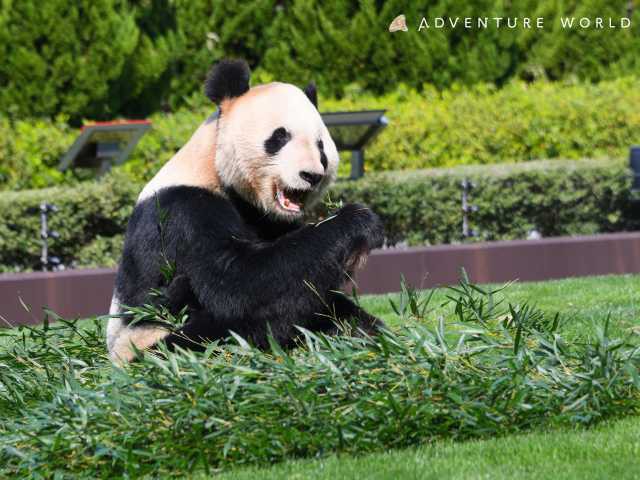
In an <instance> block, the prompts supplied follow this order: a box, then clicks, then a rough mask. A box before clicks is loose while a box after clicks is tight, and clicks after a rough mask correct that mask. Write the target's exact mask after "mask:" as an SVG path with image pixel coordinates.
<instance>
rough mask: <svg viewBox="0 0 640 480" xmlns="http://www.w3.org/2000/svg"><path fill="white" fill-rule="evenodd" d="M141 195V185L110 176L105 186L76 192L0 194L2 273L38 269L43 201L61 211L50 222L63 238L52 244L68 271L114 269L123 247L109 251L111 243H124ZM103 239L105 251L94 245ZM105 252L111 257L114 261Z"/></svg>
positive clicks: (92, 184) (58, 189)
mask: <svg viewBox="0 0 640 480" xmlns="http://www.w3.org/2000/svg"><path fill="white" fill-rule="evenodd" d="M139 190H140V186H139V185H135V184H132V183H131V182H128V181H126V180H125V179H123V178H122V177H121V176H118V175H111V176H109V177H108V178H106V179H104V180H103V181H101V182H88V183H84V184H80V185H78V186H75V187H73V188H67V187H55V188H48V189H42V190H31V191H23V192H3V193H2V194H0V212H1V213H0V218H1V220H0V271H16V270H25V269H37V268H39V265H40V260H39V257H40V216H39V210H38V206H39V205H40V203H41V202H43V201H46V202H50V203H53V204H55V205H56V206H57V207H58V208H59V212H57V213H53V214H51V216H50V221H49V226H50V228H51V229H53V230H56V231H58V233H60V238H59V239H56V240H52V242H51V254H52V255H56V256H59V257H61V258H62V260H63V262H64V263H65V264H66V265H70V264H71V263H72V262H73V261H74V260H76V261H78V262H77V263H78V264H79V266H81V265H87V266H98V265H100V264H102V265H106V266H108V265H113V264H115V262H116V261H117V258H118V257H119V252H120V250H121V248H122V246H121V244H119V242H118V244H117V245H115V244H114V243H113V242H114V241H113V240H112V241H111V242H112V243H111V247H109V245H108V242H109V240H108V239H109V238H114V237H115V240H117V239H121V238H122V237H121V235H122V233H123V232H124V228H125V226H126V223H127V219H128V217H129V215H131V212H132V210H133V205H134V204H135V199H136V197H137V196H138V193H139ZM100 237H104V239H103V240H102V242H104V243H105V245H102V246H99V245H96V243H95V242H99V241H100V240H97V239H98V238H100ZM109 248H112V249H111V250H110V249H109ZM104 252H111V254H110V256H111V258H107V257H106V256H105V255H104ZM96 259H99V261H96ZM83 262H85V263H83Z"/></svg>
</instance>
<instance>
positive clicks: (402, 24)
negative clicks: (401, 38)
mask: <svg viewBox="0 0 640 480" xmlns="http://www.w3.org/2000/svg"><path fill="white" fill-rule="evenodd" d="M399 30H402V31H403V32H406V31H408V30H409V29H408V28H407V18H406V17H405V16H404V15H398V16H397V17H396V18H394V19H393V22H391V24H390V25H389V31H390V32H397V31H399Z"/></svg>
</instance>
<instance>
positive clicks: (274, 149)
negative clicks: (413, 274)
mask: <svg viewBox="0 0 640 480" xmlns="http://www.w3.org/2000/svg"><path fill="white" fill-rule="evenodd" d="M289 140H291V134H290V133H289V132H288V131H287V129H286V128H284V127H278V128H276V129H275V130H274V131H273V133H272V134H271V136H270V137H269V138H267V139H266V140H265V141H264V149H265V151H266V152H267V153H268V154H269V155H275V154H276V153H278V152H279V151H280V150H281V149H282V147H284V146H285V145H286V144H287V142H288V141H289Z"/></svg>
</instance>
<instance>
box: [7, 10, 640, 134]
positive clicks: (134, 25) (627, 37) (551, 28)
mask: <svg viewBox="0 0 640 480" xmlns="http://www.w3.org/2000/svg"><path fill="white" fill-rule="evenodd" d="M461 3H462V2H455V3H453V2H451V0H429V1H417V2H406V1H398V0H386V1H384V2H383V1H374V0H361V1H358V2H354V1H352V0H323V1H319V0H280V1H276V0H225V1H224V2H222V1H218V2H212V1H211V0H170V1H169V0H161V1H145V2H142V1H127V0H77V1H75V2H68V1H66V0H47V1H46V2H42V1H36V0H20V1H3V2H0V58H2V60H3V61H2V62H0V111H2V112H3V113H5V114H8V115H12V116H14V118H20V117H25V116H43V117H52V116H56V115H59V114H65V115H69V116H70V118H71V120H72V121H74V122H76V123H78V122H79V121H80V120H81V119H83V118H91V119H94V120H99V119H109V118H112V117H114V116H117V115H127V116H134V117H140V116H146V115H148V114H149V113H151V112H157V111H163V110H164V111H166V110H167V109H172V110H175V109H176V108H178V107H180V106H184V105H185V104H187V103H188V99H189V98H190V97H191V96H192V95H194V94H196V93H199V92H200V90H201V83H202V80H203V78H204V75H205V72H206V71H207V69H208V68H209V66H210V65H211V63H212V62H214V61H216V60H219V59H220V58H223V57H244V58H246V59H247V60H249V62H250V64H251V66H252V67H254V69H256V70H257V71H259V72H262V73H263V74H265V75H268V74H272V75H276V76H277V77H278V78H279V79H282V80H285V81H290V82H294V83H306V82H308V81H309V80H310V79H315V80H316V81H317V82H318V83H319V84H320V85H322V88H323V91H324V92H325V93H328V94H330V95H332V96H341V95H343V94H344V93H345V91H346V90H347V89H348V88H349V86H350V85H351V84H354V83H355V84H358V85H360V86H362V87H363V88H364V89H365V90H367V91H369V92H374V93H377V94H380V93H383V92H389V91H390V90H393V89H394V88H395V86H396V84H397V83H398V82H405V83H407V84H408V85H409V86H411V87H413V88H418V89H420V88H422V85H423V84H424V83H429V84H432V85H435V86H436V87H437V88H438V89H444V88H450V87H452V86H453V85H455V84H463V85H473V84H476V83H479V82H480V83H492V84H496V85H503V84H505V83H506V82H508V81H509V80H511V79H514V78H515V79H524V80H527V81H530V80H533V79H540V78H547V79H551V80H557V79H567V78H579V79H583V80H588V81H599V80H602V79H611V78H615V77H618V76H620V75H625V74H626V75H628V74H631V73H634V72H637V70H638V67H640V60H639V59H640V55H639V54H640V39H639V37H638V36H637V35H636V33H637V29H636V28H635V26H636V25H637V24H638V22H640V9H638V8H637V6H634V2H629V0H588V1H584V0H565V1H562V2H558V1H557V0H518V1H515V2H512V1H509V2H505V1H498V0H469V1H466V2H464V4H463V5H462V4H461ZM454 7H455V8H454ZM399 13H404V14H405V15H406V17H407V22H408V25H409V27H410V31H409V32H401V33H395V34H391V33H389V32H388V31H387V26H388V25H389V23H390V22H391V20H392V19H393V18H394V17H395V16H396V15H398V14H399ZM449 15H450V16H452V17H454V16H455V17H460V18H465V17H470V18H476V17H481V18H484V17H488V18H494V17H502V18H507V17H509V18H514V17H517V18H520V19H522V17H531V18H536V17H544V18H545V28H544V29H533V30H531V29H527V28H523V27H521V26H519V27H518V28H508V27H505V26H503V27H501V28H497V27H495V26H494V25H491V26H489V27H488V28H471V29H465V28H462V27H461V26H458V28H434V18H436V17H445V18H446V17H447V16H449ZM561 16H566V17H576V18H580V17H589V18H591V19H593V18H594V17H603V18H605V22H606V19H608V18H609V17H611V18H613V19H618V18H620V17H627V16H629V17H631V23H632V25H633V27H632V28H616V29H609V28H607V29H598V28H593V26H592V28H588V29H581V28H573V29H563V28H560V25H559V20H560V17H561ZM422 17H425V18H426V19H427V20H428V21H430V22H431V28H429V29H425V30H422V31H418V26H419V25H420V22H421V19H422ZM461 23H462V22H460V24H461Z"/></svg>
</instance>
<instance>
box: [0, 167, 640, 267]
mask: <svg viewBox="0 0 640 480" xmlns="http://www.w3.org/2000/svg"><path fill="white" fill-rule="evenodd" d="M465 178H468V179H470V180H472V181H473V182H474V183H475V185H476V186H475V188H474V189H473V191H472V193H471V201H472V203H474V204H476V205H477V206H478V212H476V213H474V214H473V215H472V216H471V225H472V227H473V228H474V229H475V230H477V231H478V236H477V238H476V239H475V240H498V239H515V238H526V236H527V234H528V233H529V232H530V231H531V230H537V231H538V232H540V233H541V234H542V235H543V236H545V237H547V236H557V235H577V234H593V233H598V232H613V231H622V230H636V229H640V218H639V217H638V214H637V213H634V212H637V211H638V209H637V208H634V207H633V196H632V194H631V192H630V184H631V177H630V173H629V171H628V170H627V168H626V165H625V163H624V162H622V161H620V160H610V159H602V160H581V161H562V162H561V161H542V162H530V163H527V164H516V165H500V166H492V167H462V168H455V169H435V170H424V171H414V172H386V173H377V174H369V175H367V176H365V177H364V178H363V179H361V180H358V181H352V182H351V181H343V182H338V183H337V184H336V185H335V186H334V187H333V188H332V189H331V192H330V196H331V199H332V200H333V201H340V200H342V201H345V202H354V201H357V202H362V203H364V204H366V205H369V206H370V207H371V208H373V209H374V210H375V211H376V212H377V213H378V214H379V215H380V216H381V217H382V219H383V221H384V223H385V229H386V234H387V238H388V243H389V244H394V243H397V242H401V241H406V242H408V243H409V244H412V245H417V244H439V243H452V242H453V243H455V242H459V241H460V232H461V211H460V208H461V205H460V194H461V189H460V182H461V181H462V180H463V179H465ZM141 186H142V185H141V184H136V183H132V182H129V181H127V180H126V178H123V176H122V175H121V174H115V173H114V174H111V175H109V176H108V177H107V178H105V179H104V180H103V181H101V182H89V183H84V184H81V185H80V186H77V187H74V188H61V187H57V188H51V189H42V190H36V191H26V192H4V193H0V218H1V219H2V220H1V221H0V271H17V270H25V269H35V268H38V266H39V248H40V244H39V237H38V228H39V217H38V214H37V206H38V204H39V203H40V202H41V201H43V200H47V201H50V202H53V203H55V204H56V205H57V206H58V208H59V209H60V211H59V212H58V213H56V214H53V215H52V216H51V228H53V229H55V230H57V231H58V232H59V233H60V238H59V239H57V240H55V241H54V242H53V243H52V245H51V251H52V253H53V254H56V255H58V256H61V257H62V259H63V261H64V262H65V263H66V264H67V265H74V264H75V265H76V266H111V265H114V264H115V262H116V261H117V258H118V256H119V252H120V249H121V247H122V234H123V232H124V229H125V225H126V221H127V218H128V216H129V215H130V213H131V211H132V207H133V204H134V202H135V199H136V197H137V194H138V192H139V190H140V189H141ZM316 213H318V214H320V215H321V214H323V212H322V208H319V209H318V211H317V212H316Z"/></svg>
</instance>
